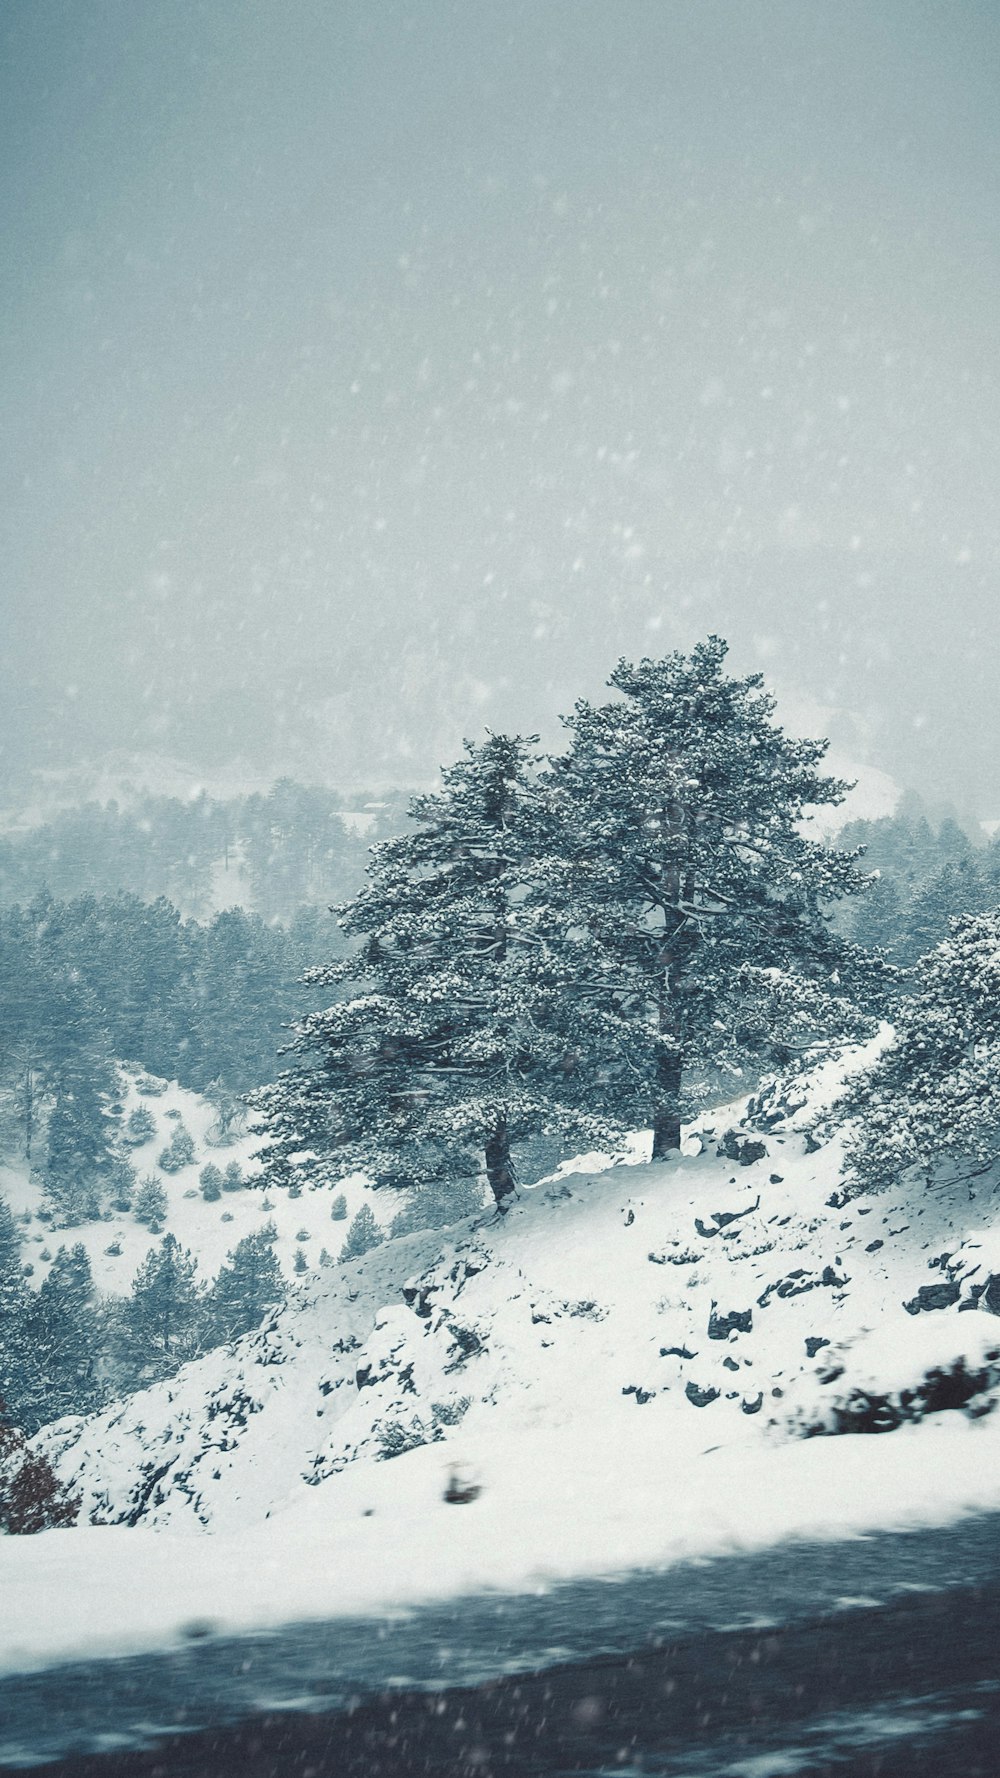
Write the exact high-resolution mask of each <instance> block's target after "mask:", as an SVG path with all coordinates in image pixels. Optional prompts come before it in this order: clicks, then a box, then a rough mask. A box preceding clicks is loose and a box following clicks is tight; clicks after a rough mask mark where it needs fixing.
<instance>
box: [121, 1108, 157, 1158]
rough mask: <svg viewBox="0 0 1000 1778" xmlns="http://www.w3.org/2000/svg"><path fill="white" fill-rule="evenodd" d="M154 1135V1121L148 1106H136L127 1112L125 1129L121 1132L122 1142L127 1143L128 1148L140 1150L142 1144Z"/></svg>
mask: <svg viewBox="0 0 1000 1778" xmlns="http://www.w3.org/2000/svg"><path fill="white" fill-rule="evenodd" d="M155 1135H156V1120H155V1118H154V1117H153V1114H152V1112H151V1111H150V1109H149V1106H148V1105H137V1106H136V1107H135V1109H134V1110H133V1111H131V1112H129V1115H128V1118H127V1120H126V1123H125V1128H124V1130H123V1131H122V1141H123V1142H127V1143H128V1145H129V1147H130V1148H141V1147H142V1144H143V1143H144V1142H148V1141H149V1139H150V1137H151V1136H155Z"/></svg>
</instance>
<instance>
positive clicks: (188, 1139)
mask: <svg viewBox="0 0 1000 1778" xmlns="http://www.w3.org/2000/svg"><path fill="white" fill-rule="evenodd" d="M194 1158H195V1154H194V1139H193V1137H192V1135H191V1132H190V1130H188V1129H187V1128H186V1127H185V1125H184V1124H183V1123H181V1122H178V1123H176V1124H175V1125H174V1128H173V1134H172V1135H171V1138H170V1142H169V1144H168V1146H167V1147H166V1148H165V1149H164V1150H163V1151H162V1153H161V1154H160V1155H159V1156H158V1157H157V1163H156V1164H157V1166H158V1167H162V1169H163V1171H164V1173H179V1172H180V1171H181V1168H182V1167H189V1166H190V1165H191V1163H192V1161H193V1160H194Z"/></svg>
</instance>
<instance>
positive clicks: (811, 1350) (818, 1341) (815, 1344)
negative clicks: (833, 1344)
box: [806, 1334, 830, 1358]
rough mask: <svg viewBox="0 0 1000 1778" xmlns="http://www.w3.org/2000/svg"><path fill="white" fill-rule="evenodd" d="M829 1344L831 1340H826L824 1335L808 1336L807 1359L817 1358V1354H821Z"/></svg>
mask: <svg viewBox="0 0 1000 1778" xmlns="http://www.w3.org/2000/svg"><path fill="white" fill-rule="evenodd" d="M829 1344H830V1342H829V1340H824V1338H823V1336H822V1334H807V1335H806V1357H807V1358H815V1356H816V1354H817V1352H821V1351H822V1350H823V1347H824V1346H828V1345H829Z"/></svg>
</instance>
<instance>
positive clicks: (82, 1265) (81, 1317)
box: [28, 1242, 105, 1430]
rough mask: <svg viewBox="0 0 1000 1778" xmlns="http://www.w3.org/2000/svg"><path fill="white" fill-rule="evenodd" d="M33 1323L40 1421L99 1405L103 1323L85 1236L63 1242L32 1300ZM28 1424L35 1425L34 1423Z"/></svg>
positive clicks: (31, 1326)
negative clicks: (66, 1244)
mask: <svg viewBox="0 0 1000 1778" xmlns="http://www.w3.org/2000/svg"><path fill="white" fill-rule="evenodd" d="M28 1327H29V1330H30V1332H31V1335H32V1339H33V1345H34V1354H35V1363H36V1365H37V1368H38V1402H37V1408H36V1413H37V1418H38V1423H39V1424H43V1423H45V1422H46V1421H49V1420H58V1419H59V1418H60V1417H61V1416H62V1415H63V1414H87V1413H90V1412H91V1411H92V1410H93V1409H94V1408H97V1407H99V1406H100V1404H101V1402H102V1401H103V1400H104V1395H105V1391H104V1387H103V1384H102V1382H101V1380H100V1377H99V1375H98V1368H97V1359H98V1355H99V1353H100V1351H101V1348H102V1345H103V1327H102V1323H101V1316H100V1312H99V1309H98V1305H97V1300H96V1297H95V1293H94V1281H93V1278H92V1276H91V1270H90V1260H89V1258H88V1257H87V1250H86V1248H85V1247H84V1246H83V1244H82V1243H81V1242H77V1244H76V1245H75V1246H74V1247H72V1248H71V1249H69V1250H67V1249H66V1248H65V1247H60V1248H59V1250H58V1252H57V1253H56V1256H55V1259H54V1260H53V1261H52V1265H51V1267H50V1269H49V1273H48V1276H47V1278H46V1279H45V1280H44V1282H43V1284H42V1285H41V1288H40V1289H39V1291H38V1294H37V1296H36V1297H35V1298H34V1300H33V1302H32V1303H31V1305H30V1312H29V1315H28ZM28 1429H29V1430H34V1428H33V1426H31V1425H30V1424H29V1428H28Z"/></svg>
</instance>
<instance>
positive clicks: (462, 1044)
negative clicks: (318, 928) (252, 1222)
mask: <svg viewBox="0 0 1000 1778" xmlns="http://www.w3.org/2000/svg"><path fill="white" fill-rule="evenodd" d="M534 745H535V742H534V739H531V740H524V739H522V738H521V737H510V736H506V735H489V736H488V737H487V739H486V740H485V741H484V742H483V743H482V744H481V745H478V746H474V745H472V744H471V743H466V752H465V757H464V758H463V759H461V760H460V761H459V762H458V763H457V764H456V765H453V766H451V767H449V768H448V769H446V770H445V771H444V773H443V774H442V776H443V787H442V789H441V790H440V791H438V792H436V793H434V794H432V795H427V796H422V797H418V798H417V799H416V800H415V802H414V803H413V804H412V805H411V810H410V813H411V816H412V818H413V821H414V824H415V830H414V831H412V832H410V833H408V834H405V835H403V836H401V837H399V838H395V839H389V840H386V841H383V842H382V843H381V844H380V845H377V846H375V847H374V848H373V850H372V860H371V865H370V867H369V880H368V885H367V887H366V888H365V889H364V890H362V892H361V893H360V894H359V895H358V896H356V897H355V899H354V901H352V902H350V903H349V904H348V905H347V906H346V908H344V909H342V910H341V913H340V920H341V925H342V927H343V928H344V930H345V931H346V932H347V933H348V934H351V935H354V936H356V937H357V938H358V939H360V945H359V948H358V950H357V951H356V953H355V955H354V956H352V957H351V958H350V959H348V960H347V961H346V962H343V963H337V964H334V965H333V966H332V967H330V968H327V969H320V970H315V971H313V972H312V973H311V978H310V979H312V980H313V981H316V982H321V983H324V984H326V985H329V986H331V987H335V988H337V989H341V990H342V989H344V988H345V987H349V986H353V987H354V989H355V996H354V998H351V999H343V1000H340V1001H338V1002H337V1003H335V1004H334V1005H332V1006H331V1007H329V1008H328V1009H327V1011H325V1012H322V1013H317V1014H315V1015H313V1016H311V1017H309V1018H307V1019H305V1020H304V1021H303V1022H302V1023H301V1024H300V1025H299V1026H298V1027H297V1031H296V1037H295V1041H294V1044H293V1045H292V1048H293V1050H294V1051H295V1052H297V1054H298V1056H299V1057H300V1065H299V1067H298V1068H297V1069H295V1070H294V1071H292V1072H289V1073H287V1074H285V1075H283V1076H282V1077H281V1079H280V1080H279V1081H278V1082H277V1083H276V1084H275V1085H274V1086H273V1087H268V1088H264V1089H263V1090H262V1091H261V1092H260V1093H259V1094H258V1095H256V1096H255V1103H256V1104H257V1106H258V1108H259V1109H260V1110H261V1111H262V1112H263V1113H264V1116H265V1119H266V1122H267V1126H268V1128H267V1134H268V1146H267V1147H266V1148H265V1149H264V1150H263V1152H262V1156H261V1158H262V1160H263V1162H264V1166H265V1169H266V1173H267V1175H268V1176H269V1179H270V1180H272V1181H274V1182H276V1183H282V1184H285V1185H291V1184H292V1183H293V1182H294V1181H295V1179H296V1178H298V1177H301V1176H302V1173H303V1170H304V1171H305V1174H306V1177H308V1178H311V1179H313V1180H316V1179H321V1180H322V1179H326V1180H327V1181H329V1182H330V1183H335V1182H336V1181H337V1180H338V1179H341V1178H343V1176H344V1175H345V1174H346V1173H348V1172H351V1171H352V1170H354V1169H359V1168H360V1169H363V1170H364V1171H366V1172H367V1173H369V1174H370V1176H371V1177H372V1178H373V1179H374V1180H375V1182H376V1183H377V1184H387V1183H396V1184H400V1185H413V1184H417V1183H421V1182H426V1181H429V1180H434V1179H445V1178H449V1177H451V1178H454V1177H456V1176H459V1177H460V1176H462V1175H468V1174H469V1173H470V1172H473V1173H474V1172H475V1170H476V1166H477V1160H476V1154H477V1151H478V1155H479V1157H481V1163H482V1164H484V1165H485V1171H486V1175H487V1178H488V1180H489V1184H490V1187H491V1188H492V1191H493V1195H494V1197H495V1199H496V1200H497V1202H498V1203H502V1202H503V1200H504V1199H505V1198H506V1197H508V1196H509V1195H510V1193H511V1192H512V1191H513V1190H514V1185H515V1181H514V1170H513V1164H512V1159H511V1148H512V1145H513V1144H515V1143H516V1142H517V1141H518V1140H519V1139H520V1138H522V1137H523V1136H526V1135H528V1134H531V1133H533V1132H535V1131H537V1130H539V1129H543V1128H551V1129H556V1130H560V1131H563V1132H565V1133H566V1134H570V1135H573V1136H574V1137H582V1138H583V1139H584V1140H588V1141H589V1142H590V1143H591V1144H594V1143H603V1142H606V1141H607V1140H609V1139H610V1130H609V1125H608V1123H607V1121H606V1120H604V1119H601V1118H599V1117H597V1116H595V1115H593V1114H592V1113H591V1111H590V1109H589V1107H588V1106H587V1105H586V1102H585V1097H586V1096H585V1095H584V1094H583V1093H582V1092H581V1091H579V1090H577V1091H576V1092H575V1095H574V1094H573V1093H570V1092H568V1091H566V1090H565V1084H564V1083H565V1082H566V1080H567V1077H568V1075H569V1074H572V1073H574V1072H578V1051H579V1049H580V1048H581V1047H582V1045H583V1042H584V1038H583V1034H582V1033H581V1032H580V1031H576V1030H575V1027H574V1029H573V1032H572V1035H573V1036H574V1038H575V1043H573V1042H570V1041H568V1035H567V1033H568V1031H569V1030H570V1027H573V1025H574V1017H575V1015H573V1014H572V1009H571V1007H570V1005H569V1003H568V1002H566V1001H564V1000H563V999H561V998H560V996H559V995H558V994H556V993H555V992H554V988H553V980H552V979H551V978H550V976H549V975H548V974H547V961H546V960H547V952H546V949H545V946H544V944H543V943H542V942H541V940H540V939H539V937H538V934H537V933H536V932H535V930H534V926H533V922H534V919H535V914H536V912H537V903H536V901H535V898H534V897H533V893H532V883H533V881H534V879H535V877H536V875H537V871H538V860H539V857H540V856H541V855H542V854H543V853H544V851H545V849H546V846H547V845H548V844H550V843H551V841H550V838H549V836H548V833H547V822H548V820H549V818H550V817H549V799H548V798H547V796H546V795H545V794H544V793H542V792H541V791H540V790H539V786H538V783H537V777H536V762H535V760H534V757H533V753H532V749H533V747H534Z"/></svg>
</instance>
